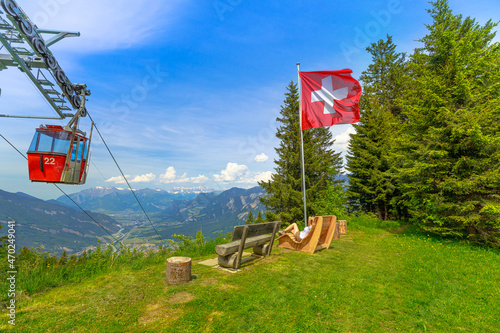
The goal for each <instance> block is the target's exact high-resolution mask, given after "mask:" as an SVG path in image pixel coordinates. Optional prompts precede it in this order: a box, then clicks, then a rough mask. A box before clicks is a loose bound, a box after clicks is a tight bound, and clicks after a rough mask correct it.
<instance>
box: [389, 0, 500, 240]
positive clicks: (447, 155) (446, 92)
mask: <svg viewBox="0 0 500 333" xmlns="http://www.w3.org/2000/svg"><path fill="white" fill-rule="evenodd" d="M431 4H432V6H433V7H432V8H431V9H429V10H428V12H429V13H430V15H431V17H432V19H433V22H432V24H430V25H428V26H427V29H428V34H427V35H426V36H425V37H424V38H422V39H421V40H420V42H421V43H423V47H422V48H420V49H417V50H416V52H415V54H414V55H412V57H411V64H410V73H411V77H410V80H409V82H411V83H410V85H409V89H410V90H411V91H412V94H411V95H408V98H406V99H405V100H404V101H403V104H402V107H403V112H404V113H405V116H406V117H407V118H408V122H407V124H406V125H405V128H404V131H402V132H401V133H402V134H403V135H402V139H401V141H400V146H401V154H400V155H401V161H402V163H404V164H403V168H402V169H401V171H400V173H399V175H398V177H399V184H400V185H399V187H400V189H401V191H402V196H401V200H400V203H404V204H405V205H406V207H407V209H408V212H409V214H410V215H411V219H412V221H413V222H415V223H416V224H417V225H419V226H421V227H422V228H423V229H424V230H427V231H429V232H434V233H437V234H441V235H454V236H464V235H465V236H469V237H470V238H471V239H473V240H476V241H480V242H485V243H488V244H490V245H492V246H496V247H500V176H499V175H500V112H499V108H498V104H499V101H500V85H499V81H500V66H499V61H500V45H499V44H498V43H492V40H493V38H494V36H495V33H494V31H493V29H494V27H495V26H496V25H497V24H496V23H493V22H492V21H491V20H490V21H488V22H487V23H486V24H485V25H484V26H480V25H479V24H478V23H477V22H476V21H475V20H474V19H472V18H470V17H467V18H465V19H463V18H462V16H461V15H453V13H452V11H451V9H450V7H449V5H448V2H447V1H446V0H437V1H435V2H432V3H431Z"/></svg>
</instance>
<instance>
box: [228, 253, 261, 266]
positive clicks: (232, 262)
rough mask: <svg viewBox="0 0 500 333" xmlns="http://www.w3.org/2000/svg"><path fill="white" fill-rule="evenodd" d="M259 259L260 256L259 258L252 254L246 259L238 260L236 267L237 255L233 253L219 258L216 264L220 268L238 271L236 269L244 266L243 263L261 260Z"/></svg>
mask: <svg viewBox="0 0 500 333" xmlns="http://www.w3.org/2000/svg"><path fill="white" fill-rule="evenodd" d="M261 257H262V256H260V255H257V254H255V253H252V254H251V255H249V256H248V257H243V258H240V259H239V260H240V262H239V265H238V253H233V254H230V255H227V256H219V259H218V264H219V266H221V267H226V268H233V269H238V268H240V266H241V265H242V264H245V263H247V262H249V261H252V260H254V259H257V258H261Z"/></svg>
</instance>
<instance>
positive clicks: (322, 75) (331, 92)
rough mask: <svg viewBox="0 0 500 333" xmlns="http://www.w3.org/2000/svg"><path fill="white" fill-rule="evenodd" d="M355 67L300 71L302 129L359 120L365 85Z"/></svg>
mask: <svg viewBox="0 0 500 333" xmlns="http://www.w3.org/2000/svg"><path fill="white" fill-rule="evenodd" d="M351 73H352V70H350V69H343V70H340V71H319V72H299V75H300V82H301V90H302V91H301V94H302V110H301V112H302V130H306V129H308V128H313V127H323V126H332V125H335V124H352V123H355V122H357V121H358V120H359V106H358V102H359V98H360V97H361V85H360V84H359V82H358V81H356V80H355V79H353V78H352V77H351Z"/></svg>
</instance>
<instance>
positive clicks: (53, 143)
mask: <svg viewBox="0 0 500 333" xmlns="http://www.w3.org/2000/svg"><path fill="white" fill-rule="evenodd" d="M70 138H71V133H68V132H60V131H37V132H36V133H35V136H34V137H33V141H31V145H30V148H29V151H40V152H54V153H61V154H66V153H67V152H68V149H69V142H70Z"/></svg>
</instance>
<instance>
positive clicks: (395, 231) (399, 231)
mask: <svg viewBox="0 0 500 333" xmlns="http://www.w3.org/2000/svg"><path fill="white" fill-rule="evenodd" d="M409 226H410V225H409V224H406V225H402V226H401V227H399V228H397V229H396V230H391V232H392V233H395V234H399V233H401V232H402V231H403V230H405V229H406V228H408V227H409Z"/></svg>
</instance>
